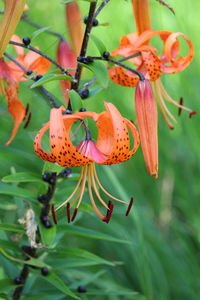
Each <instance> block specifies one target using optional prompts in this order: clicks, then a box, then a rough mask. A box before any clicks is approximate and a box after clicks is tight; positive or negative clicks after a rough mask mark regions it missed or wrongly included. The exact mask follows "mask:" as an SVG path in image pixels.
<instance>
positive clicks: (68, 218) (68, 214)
mask: <svg viewBox="0 0 200 300" xmlns="http://www.w3.org/2000/svg"><path fill="white" fill-rule="evenodd" d="M66 208H67V221H68V223H70V203H69V202H68V203H67V206H66Z"/></svg>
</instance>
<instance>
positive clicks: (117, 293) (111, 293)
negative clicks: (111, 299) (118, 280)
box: [86, 290, 138, 299]
mask: <svg viewBox="0 0 200 300" xmlns="http://www.w3.org/2000/svg"><path fill="white" fill-rule="evenodd" d="M86 295H94V296H95V295H99V296H125V295H127V296H128V295H135V296H138V293H137V292H134V291H124V290H122V291H109V290H107V291H106V290H92V291H91V290H90V291H89V292H87V294H86ZM131 299H133V298H131Z"/></svg>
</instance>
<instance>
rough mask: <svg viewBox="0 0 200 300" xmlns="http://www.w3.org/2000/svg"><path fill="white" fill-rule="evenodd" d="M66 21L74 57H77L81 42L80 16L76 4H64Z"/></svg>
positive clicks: (81, 27)
mask: <svg viewBox="0 0 200 300" xmlns="http://www.w3.org/2000/svg"><path fill="white" fill-rule="evenodd" d="M66 21H67V27H68V30H69V35H70V39H71V41H72V45H73V49H74V52H75V54H76V56H79V53H80V50H81V46H82V41H83V23H82V15H81V11H80V8H79V5H78V3H77V2H75V1H72V2H70V3H67V4H66Z"/></svg>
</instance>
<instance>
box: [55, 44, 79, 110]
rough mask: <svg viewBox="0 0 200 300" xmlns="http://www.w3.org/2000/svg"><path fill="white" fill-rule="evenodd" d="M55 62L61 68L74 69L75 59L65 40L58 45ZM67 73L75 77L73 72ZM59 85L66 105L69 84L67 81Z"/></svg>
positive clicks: (62, 81)
mask: <svg viewBox="0 0 200 300" xmlns="http://www.w3.org/2000/svg"><path fill="white" fill-rule="evenodd" d="M57 61H58V63H59V64H60V65H61V66H62V67H63V68H76V64H77V63H76V57H75V55H74V52H73V51H72V49H71V48H70V46H69V44H68V43H67V42H66V41H65V40H60V42H59V44H58V48H57ZM68 72H69V73H70V74H71V75H73V76H74V75H75V70H69V71H68ZM60 85H61V88H62V91H63V94H64V97H65V101H66V105H67V104H68V101H69V95H68V92H67V90H70V88H71V82H70V81H68V80H61V81H60Z"/></svg>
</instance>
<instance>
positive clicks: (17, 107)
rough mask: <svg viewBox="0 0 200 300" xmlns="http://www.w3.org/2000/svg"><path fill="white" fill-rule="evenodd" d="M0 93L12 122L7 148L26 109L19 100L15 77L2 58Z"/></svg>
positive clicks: (0, 63)
mask: <svg viewBox="0 0 200 300" xmlns="http://www.w3.org/2000/svg"><path fill="white" fill-rule="evenodd" d="M3 81H5V82H6V83H7V87H6V88H5V87H4V83H3ZM0 93H2V94H3V95H4V97H5V98H6V100H7V103H8V112H9V113H10V115H11V116H12V118H13V120H14V127H13V130H12V134H11V137H10V139H9V140H8V142H7V143H6V146H8V145H9V144H10V143H11V141H12V140H13V138H14V136H15V134H16V132H17V130H18V128H19V126H20V124H21V122H22V121H23V120H24V118H25V116H26V109H25V107H24V105H23V104H22V103H21V101H20V100H19V97H18V91H17V85H16V82H15V76H14V75H13V73H12V70H11V69H10V68H9V66H8V64H7V63H6V62H5V61H4V59H3V58H0Z"/></svg>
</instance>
